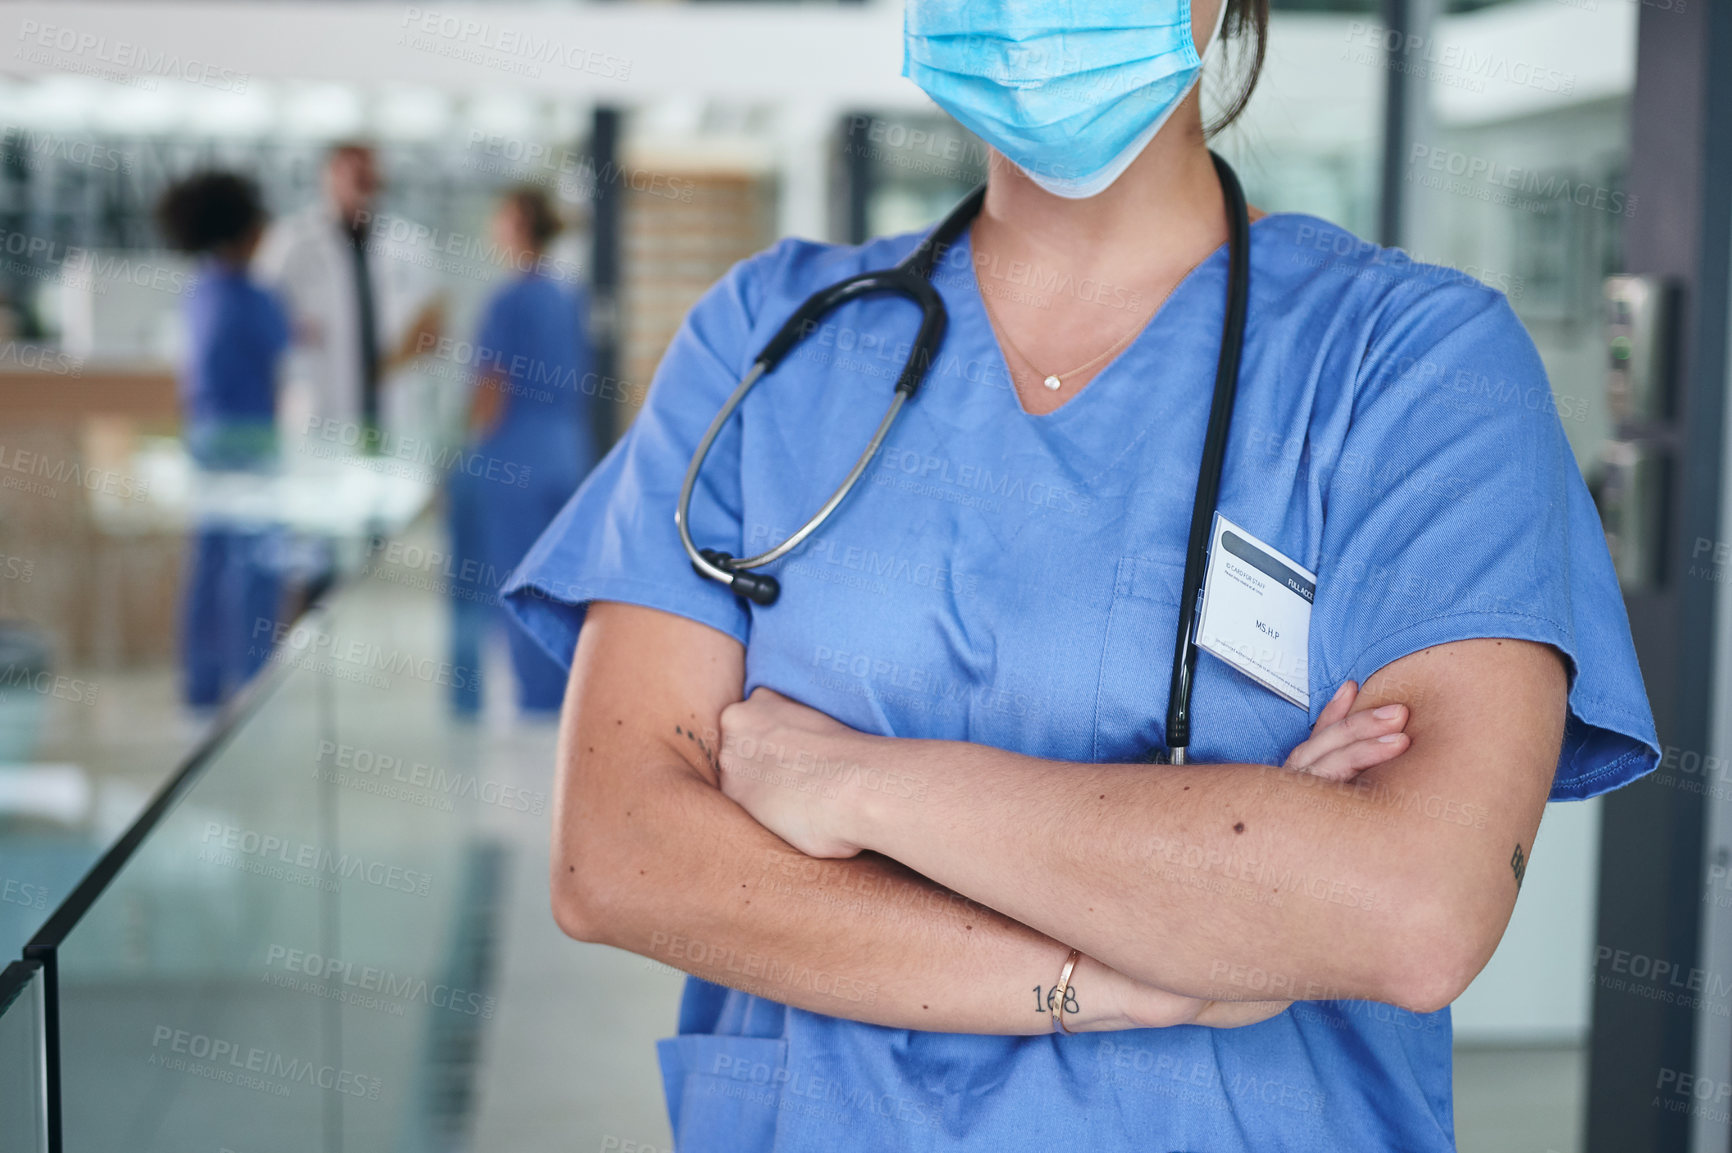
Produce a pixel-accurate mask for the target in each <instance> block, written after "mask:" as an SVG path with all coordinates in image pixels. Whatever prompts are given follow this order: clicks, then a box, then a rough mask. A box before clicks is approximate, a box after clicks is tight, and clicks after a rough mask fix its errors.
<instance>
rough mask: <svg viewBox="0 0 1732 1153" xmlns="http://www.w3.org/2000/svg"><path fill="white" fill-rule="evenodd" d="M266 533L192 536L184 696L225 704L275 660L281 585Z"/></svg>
mask: <svg viewBox="0 0 1732 1153" xmlns="http://www.w3.org/2000/svg"><path fill="white" fill-rule="evenodd" d="M273 535H274V534H272V533H271V532H270V531H268V530H258V529H238V528H231V527H227V526H214V525H212V526H206V527H204V528H201V529H199V530H197V531H196V532H194V533H193V534H192V535H191V536H190V537H189V538H188V542H187V545H188V552H189V556H188V563H187V569H186V581H185V586H184V587H185V592H184V596H183V600H182V603H181V614H180V642H181V643H180V651H181V692H182V695H183V697H184V698H185V700H186V703H187V704H189V705H192V706H194V707H200V708H202V707H207V706H211V705H220V704H223V703H224V702H225V701H227V700H228V699H229V698H230V697H232V696H234V695H235V693H237V692H239V691H240V689H241V687H242V686H243V685H245V684H246V683H247V681H249V680H251V679H252V676H253V674H254V673H256V672H258V670H259V668H260V667H261V666H262V665H263V664H264V663H265V658H266V657H267V656H269V655H270V647H271V639H272V634H273V633H274V632H275V629H276V624H277V613H278V608H279V604H278V602H279V599H280V598H281V595H282V582H281V580H280V578H279V577H278V575H277V572H276V566H275V563H274V561H273V553H274V547H273Z"/></svg>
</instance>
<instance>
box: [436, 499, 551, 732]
mask: <svg viewBox="0 0 1732 1153" xmlns="http://www.w3.org/2000/svg"><path fill="white" fill-rule="evenodd" d="M576 487H577V485H576V482H575V481H574V482H573V483H572V484H571V486H570V487H565V486H562V485H551V486H550V485H543V486H536V487H530V488H518V487H516V486H514V485H505V484H501V483H499V482H498V481H495V480H489V479H487V478H485V477H475V476H470V475H469V474H468V473H465V472H462V471H457V472H454V473H453V474H452V476H451V482H450V484H449V485H448V486H447V487H446V502H447V505H446V512H447V516H448V518H449V527H450V532H451V554H452V564H451V570H450V571H451V578H450V581H449V589H450V593H451V665H452V669H453V675H452V685H451V707H452V709H453V710H454V711H455V712H457V713H458V714H460V715H465V716H472V715H474V714H475V713H477V712H478V711H479V710H480V708H481V681H480V677H479V673H480V667H481V647H482V642H483V640H484V639H485V638H486V636H487V634H488V631H489V630H491V629H495V628H503V629H505V634H506V637H507V639H508V641H509V643H510V646H511V668H512V672H513V673H514V674H515V675H516V679H517V703H518V707H519V708H521V709H522V710H523V711H524V712H529V713H557V712H558V711H559V706H560V704H561V702H562V701H563V700H564V698H565V682H566V675H565V670H564V669H563V668H561V667H560V665H559V664H558V663H557V662H556V661H554V660H553V658H552V657H549V656H548V655H547V653H546V652H545V651H543V650H542V648H541V646H540V645H539V644H537V643H536V641H535V638H534V637H532V636H530V635H529V634H528V633H527V632H525V631H523V630H522V629H519V628H513V627H509V626H508V624H507V621H506V618H505V614H504V612H503V610H502V609H501V607H500V603H499V588H500V586H501V585H503V584H504V583H505V578H506V577H507V576H509V575H510V574H511V570H512V569H514V568H516V567H517V562H518V561H520V560H522V559H523V557H524V554H526V553H528V552H529V547H530V546H531V545H533V544H534V543H535V540H536V538H537V537H538V536H540V535H541V531H542V530H543V529H544V528H546V527H547V526H548V524H549V523H551V522H552V520H553V518H554V516H555V515H557V514H558V512H559V510H560V508H561V507H562V506H563V505H564V504H565V500H566V498H567V497H569V496H570V495H571V493H572V490H573V489H575V488H576Z"/></svg>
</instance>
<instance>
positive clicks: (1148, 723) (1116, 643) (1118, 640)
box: [1092, 552, 1185, 763]
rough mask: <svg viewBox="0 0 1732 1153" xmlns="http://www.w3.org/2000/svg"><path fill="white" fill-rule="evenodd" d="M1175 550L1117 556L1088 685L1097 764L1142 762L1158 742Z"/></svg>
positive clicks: (1177, 561)
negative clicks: (1095, 671)
mask: <svg viewBox="0 0 1732 1153" xmlns="http://www.w3.org/2000/svg"><path fill="white" fill-rule="evenodd" d="M1184 578H1185V558H1184V554H1183V553H1182V552H1173V553H1163V554H1157V555H1138V556H1122V557H1120V558H1119V564H1118V573H1117V576H1116V578H1115V580H1114V583H1113V599H1112V605H1111V607H1110V608H1109V609H1108V610H1107V625H1106V635H1105V639H1104V641H1103V642H1102V646H1101V664H1100V676H1099V680H1098V682H1097V684H1096V687H1095V726H1094V755H1093V758H1092V759H1093V760H1094V761H1095V762H1096V763H1105V762H1124V761H1136V760H1141V759H1143V758H1144V757H1145V756H1147V755H1148V753H1149V751H1150V750H1151V749H1155V748H1158V747H1160V746H1161V745H1162V744H1164V742H1165V739H1166V738H1165V731H1164V730H1165V728H1166V721H1167V692H1168V689H1169V688H1170V681H1171V677H1172V668H1173V631H1174V630H1175V629H1177V628H1178V627H1179V590H1180V588H1181V587H1182V586H1183V584H1184Z"/></svg>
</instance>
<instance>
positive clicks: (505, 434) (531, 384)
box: [447, 186, 595, 715]
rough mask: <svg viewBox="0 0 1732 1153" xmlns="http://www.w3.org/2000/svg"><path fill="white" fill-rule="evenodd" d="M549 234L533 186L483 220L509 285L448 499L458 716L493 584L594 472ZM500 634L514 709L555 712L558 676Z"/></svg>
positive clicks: (580, 355)
mask: <svg viewBox="0 0 1732 1153" xmlns="http://www.w3.org/2000/svg"><path fill="white" fill-rule="evenodd" d="M559 230H560V221H559V216H558V214H557V213H556V212H555V211H554V208H553V205H552V204H551V203H550V202H549V200H548V198H547V196H546V194H545V193H543V192H542V191H541V189H539V188H535V187H533V186H526V187H522V188H514V189H511V190H509V191H508V192H506V193H505V194H504V195H503V196H502V197H501V198H500V201H499V206H498V208H497V210H496V211H495V212H494V215H493V220H492V232H493V241H494V245H495V248H496V249H497V251H498V253H499V255H500V258H501V260H502V262H503V263H505V264H506V265H508V266H509V267H510V269H511V277H510V279H509V280H508V281H507V282H506V283H505V284H504V285H503V286H502V287H501V288H499V289H498V291H497V292H495V293H494V295H493V297H492V299H491V300H489V301H488V303H487V307H486V309H485V310H484V313H483V316H482V321H481V328H480V332H479V333H477V335H476V338H475V344H474V357H473V367H474V376H473V381H472V383H473V393H472V396H471V400H470V407H469V420H468V440H467V443H466V444H465V446H464V451H463V453H462V454H461V456H460V457H459V460H458V463H457V465H456V466H455V467H454V468H453V469H452V470H451V483H450V486H449V489H448V491H447V499H448V501H449V512H450V529H451V548H452V553H453V555H454V557H455V559H456V561H457V564H456V566H455V567H456V578H455V579H454V580H453V581H452V584H451V595H452V665H453V667H454V668H456V669H458V670H461V671H462V673H463V675H461V676H459V677H456V678H454V686H453V698H452V707H453V708H454V709H455V710H456V711H457V712H458V713H459V714H472V713H474V712H476V711H477V710H479V708H480V706H481V687H480V681H479V679H478V677H477V676H476V672H477V670H478V668H479V666H480V660H481V648H482V640H483V639H484V638H485V637H486V636H487V635H488V633H489V632H490V631H492V630H493V629H494V628H496V627H497V626H498V625H500V624H501V623H503V617H502V616H501V614H500V611H499V607H498V605H499V596H498V594H499V587H500V585H502V584H504V583H505V577H506V575H507V574H509V573H510V572H511V570H512V569H513V568H514V567H515V566H516V565H517V562H518V561H520V560H522V559H523V556H524V554H525V553H527V552H528V551H529V546H530V545H532V544H534V543H535V539H536V537H538V536H540V535H541V531H542V530H543V529H545V528H546V527H547V525H548V523H549V522H550V521H552V520H553V517H554V514H556V513H557V512H559V510H560V508H561V507H562V506H563V505H564V504H565V501H566V498H567V497H569V496H570V495H571V494H572V492H574V491H575V490H576V488H577V486H578V484H579V483H580V482H581V481H582V480H583V478H584V476H585V474H587V473H588V472H589V469H590V466H591V465H592V464H593V463H594V454H595V447H594V436H593V434H592V433H591V431H590V427H589V421H588V419H587V416H586V409H585V406H584V402H583V398H584V376H585V374H587V373H588V372H589V367H590V350H589V341H588V337H587V335H586V332H585V328H586V326H585V323H584V318H585V315H586V311H587V302H586V300H585V298H584V295H583V293H582V291H581V289H579V288H578V287H577V286H576V285H572V284H566V283H562V282H561V278H560V277H559V276H558V275H557V269H558V265H557V264H556V263H555V262H552V261H550V260H549V259H548V257H547V247H548V244H549V243H550V242H551V241H552V240H553V238H554V236H555V235H557V234H558V232H559ZM506 631H507V634H508V636H509V640H510V645H511V659H512V667H513V670H514V672H515V673H516V678H517V700H518V705H519V707H520V708H521V709H523V710H524V711H525V712H529V713H541V714H547V715H552V714H554V713H557V711H558V709H559V705H560V701H561V699H562V698H563V696H564V694H565V670H564V669H562V668H561V667H560V666H559V665H558V664H557V663H556V662H555V661H553V660H552V659H551V658H549V657H548V655H547V654H546V653H544V652H543V651H542V650H541V649H540V647H539V646H538V645H537V644H536V643H535V641H534V640H533V639H532V638H531V637H529V636H528V635H527V634H525V633H523V632H522V631H520V630H517V629H509V630H506Z"/></svg>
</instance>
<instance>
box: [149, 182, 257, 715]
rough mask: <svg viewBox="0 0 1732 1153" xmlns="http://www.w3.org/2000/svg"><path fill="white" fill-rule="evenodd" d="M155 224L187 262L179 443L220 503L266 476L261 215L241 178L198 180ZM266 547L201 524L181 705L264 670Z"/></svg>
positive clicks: (233, 522)
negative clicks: (190, 265)
mask: <svg viewBox="0 0 1732 1153" xmlns="http://www.w3.org/2000/svg"><path fill="white" fill-rule="evenodd" d="M157 219H158V223H159V224H160V225H161V227H162V230H163V232H164V234H165V235H166V236H167V238H168V241H169V243H170V244H171V245H172V246H173V247H174V248H176V249H178V250H180V251H182V252H188V253H193V254H196V255H197V256H198V258H199V266H198V276H197V280H196V281H195V284H194V287H193V290H192V293H191V294H190V295H189V296H188V298H187V301H186V311H185V319H186V341H187V349H186V355H185V360H184V363H183V366H182V369H181V376H180V395H181V411H182V422H183V435H184V438H185V442H186V448H187V453H188V455H190V456H191V457H192V459H193V461H194V463H195V464H196V465H197V466H198V468H199V476H198V478H197V481H196V483H197V484H198V486H199V490H198V491H197V492H195V494H194V495H195V499H197V498H202V497H207V496H216V497H218V498H219V499H220V496H221V494H220V492H218V490H219V489H220V488H222V487H223V486H224V485H225V483H227V482H226V480H225V478H229V477H235V476H237V475H244V474H246V473H257V472H262V471H268V470H270V469H271V468H272V467H273V466H274V464H275V462H276V455H277V433H276V402H277V370H278V362H279V360H280V359H281V357H282V354H283V351H284V350H285V349H286V348H287V347H288V344H289V339H290V326H289V319H288V315H287V313H286V312H284V310H283V308H282V306H281V305H280V304H279V303H278V302H277V300H276V299H275V298H274V297H272V296H271V294H270V293H269V292H267V291H266V290H265V289H263V288H262V287H260V286H259V285H258V284H256V283H254V282H253V281H252V279H251V278H250V277H249V275H248V272H247V267H248V261H250V260H251V258H252V255H253V252H254V250H255V249H257V247H258V243H259V237H260V235H261V234H262V232H263V229H264V224H265V212H264V208H263V206H262V205H261V203H260V201H259V194H258V190H257V189H256V188H255V187H254V185H253V183H252V182H251V181H250V180H248V179H246V178H245V177H242V176H237V175H233V174H231V173H223V172H209V173H202V174H199V175H196V176H192V177H189V178H188V179H186V180H184V181H182V182H180V183H179V184H176V185H174V186H172V187H171V188H170V189H169V190H168V191H167V192H166V193H165V194H164V195H163V198H162V200H161V202H160V203H159V204H158V206H157ZM278 541H279V533H278V532H277V531H275V530H274V528H273V527H272V525H271V524H269V523H268V522H263V521H260V520H257V519H245V518H240V519H237V517H236V516H234V515H221V516H218V515H206V516H204V517H202V518H201V521H200V523H199V524H198V526H197V527H196V529H195V531H194V534H193V537H192V541H191V548H190V550H189V556H188V561H187V574H186V584H185V595H184V600H183V602H182V606H181V629H180V636H181V663H182V673H183V676H182V686H181V687H182V693H183V695H184V698H185V700H186V702H187V704H189V705H193V706H195V707H205V706H212V705H219V704H221V703H222V702H223V701H225V700H227V699H228V698H229V697H230V696H232V695H233V694H234V693H235V691H236V690H238V689H239V688H240V687H241V686H242V685H243V684H245V683H246V681H247V679H248V678H250V677H251V676H252V675H253V673H254V672H256V671H257V670H258V668H259V666H260V665H261V664H263V663H264V659H265V657H266V655H267V654H268V651H269V649H268V641H269V638H270V636H271V635H272V632H273V629H272V627H271V626H273V625H274V624H275V622H276V618H277V610H278V601H279V599H280V597H281V593H282V589H281V581H280V578H279V575H278V573H277V570H276V566H275V562H274V554H275V553H276V551H277V545H278ZM258 637H262V638H265V643H258V642H256V641H255V639H254V638H258Z"/></svg>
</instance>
